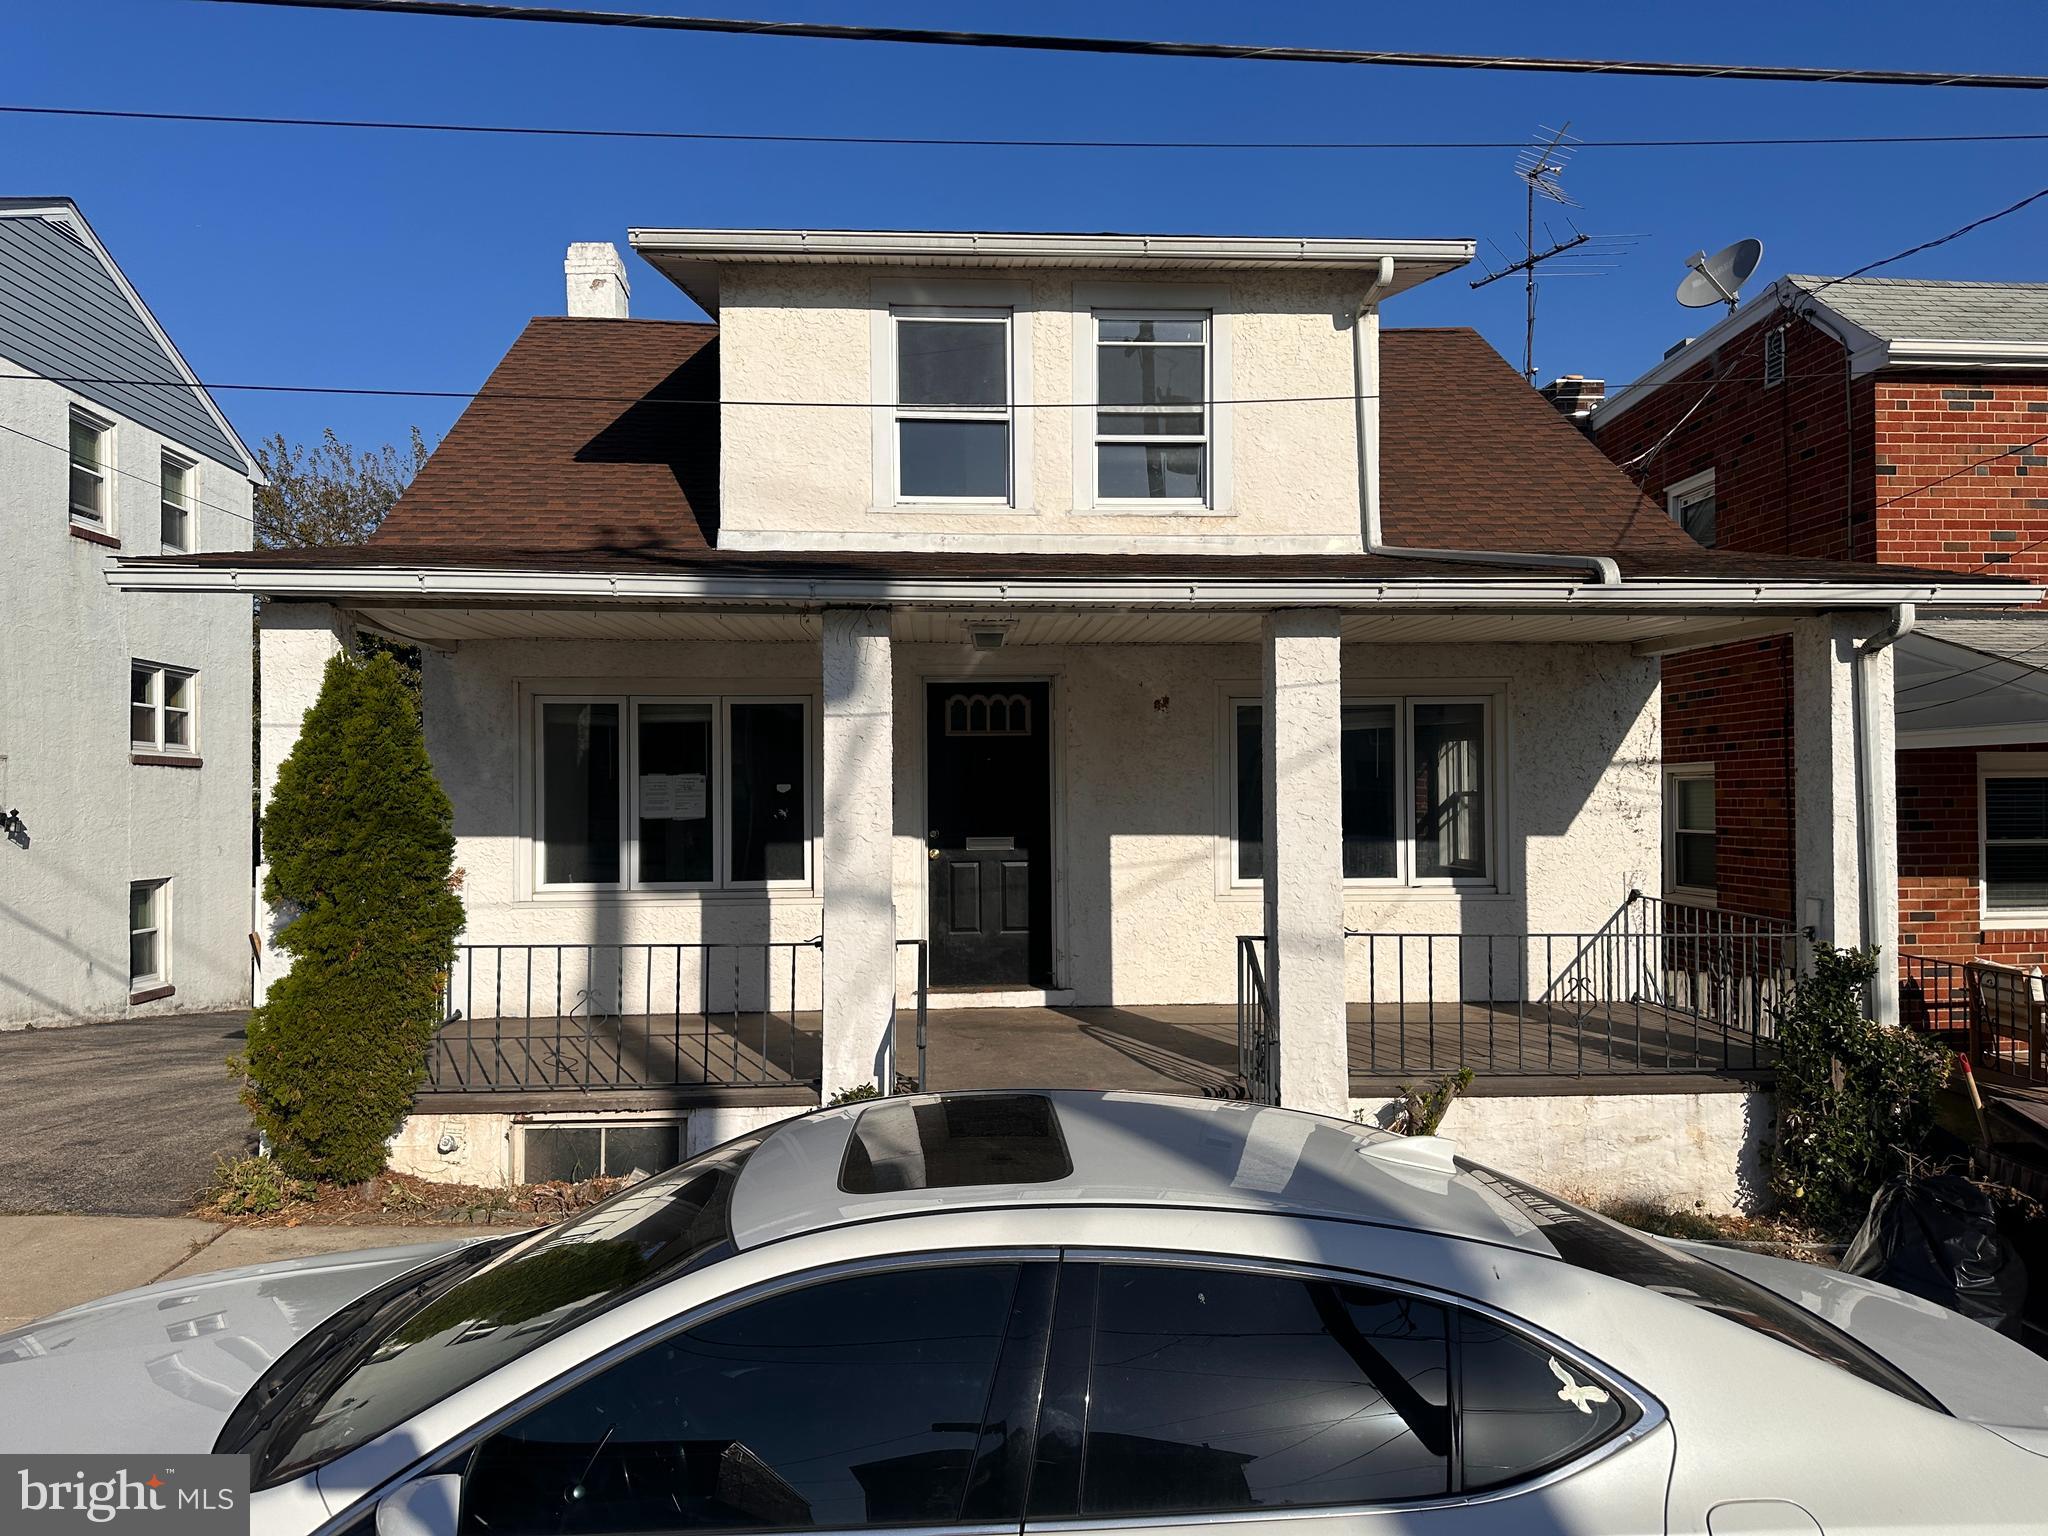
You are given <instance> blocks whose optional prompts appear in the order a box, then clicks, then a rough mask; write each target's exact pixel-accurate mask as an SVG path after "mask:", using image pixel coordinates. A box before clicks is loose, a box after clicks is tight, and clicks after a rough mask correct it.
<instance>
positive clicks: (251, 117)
mask: <svg viewBox="0 0 2048 1536" xmlns="http://www.w3.org/2000/svg"><path fill="white" fill-rule="evenodd" d="M0 114H11V115H14V116H23V117H61V118H74V119H87V120H93V119H98V120H108V121H117V122H136V123H195V124H208V125H214V126H224V127H233V128H336V129H352V130H371V131H379V132H391V133H448V134H471V135H484V136H489V135H506V136H511V137H518V138H563V139H642V140H651V141H655V142H671V143H686V144H823V145H845V146H852V147H859V146H878V147H885V148H897V149H1109V150H1196V151H1201V152H1204V153H1213V152H1215V151H1219V150H1245V151H1289V152H1295V151H1320V152H1327V153H1346V152H1368V151H1419V150H1437V151H1463V150H1486V151H1495V150H1504V149H1518V148H1521V147H1523V146H1522V144H1521V143H1520V141H1518V140H1515V139H1026V138H945V137H937V136H925V135H914V134H871V133H738V132H724V131H720V132H713V131H710V130H696V129H683V128H577V127H564V126H556V125H549V124H527V123H453V122H441V121H431V122H430V121H408V120H404V119H386V118H367V117H271V116H265V115H261V114H257V113H234V112H145V111H139V110H129V109H122V108H113V107H53V106H42V105H37V104H31V103H24V102H0ZM2040 143H2048V133H1877V134H1819V135H1806V136H1800V135H1788V136H1784V137H1776V138H1708V139H1581V140H1578V141H1576V142H1575V143H1574V144H1573V148H1574V149H1804V148H1840V147H1845V146H1859V147H1860V146H1869V147H1879V148H1882V147H1896V146H1900V145H1911V144H2040Z"/></svg>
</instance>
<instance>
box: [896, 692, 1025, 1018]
mask: <svg viewBox="0 0 2048 1536" xmlns="http://www.w3.org/2000/svg"><path fill="white" fill-rule="evenodd" d="M1050 697H1051V687H1050V685H1049V684H1046V683H1023V682H1010V681H1006V680H1003V679H988V680H983V681H979V682H970V683H933V684H931V685H930V687H929V690H928V697H927V701H926V710H925V740H926V741H927V743H928V744H929V745H928V748H927V756H928V762H927V764H926V780H925V781H926V783H927V785H928V786H929V791H928V793H929V799H930V804H931V824H930V826H929V827H928V828H927V833H926V839H925V842H926V849H927V856H928V857H929V859H930V861H931V868H930V875H931V984H932V985H933V986H934V987H939V988H952V989H954V990H965V989H979V988H987V989H995V988H1004V987H1043V986H1050V985H1051V971H1052V792H1051V783H1052V772H1051V758H1050V753H1049V751H1048V745H1047V744H1048V741H1049V737H1048V736H1047V734H1046V725H1047V722H1046V714H1047V709H1048V706H1049V704H1050Z"/></svg>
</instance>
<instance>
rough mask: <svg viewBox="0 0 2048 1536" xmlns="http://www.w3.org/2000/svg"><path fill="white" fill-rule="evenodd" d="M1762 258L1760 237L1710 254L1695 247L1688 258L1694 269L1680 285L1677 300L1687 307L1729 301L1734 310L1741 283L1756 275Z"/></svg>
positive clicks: (1705, 305) (1762, 249)
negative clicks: (1696, 249)
mask: <svg viewBox="0 0 2048 1536" xmlns="http://www.w3.org/2000/svg"><path fill="white" fill-rule="evenodd" d="M1763 259H1764V243H1763V241H1761V240H1738V241H1736V242H1735V243H1734V244H1733V245H1730V246H1724V247H1723V248H1722V249H1720V250H1718V251H1716V252H1714V254H1713V255H1711V256H1709V255H1707V254H1706V253H1705V252H1704V251H1694V252H1693V253H1692V255H1690V256H1688V257H1687V258H1686V259H1685V264H1686V265H1687V266H1688V267H1691V268H1692V270H1691V271H1690V272H1688V273H1686V274H1685V278H1684V280H1683V281H1681V282H1680V283H1679V285H1678V302H1679V303H1681V304H1683V305H1684V306H1685V307H1686V308H1687V309H1705V308H1707V307H1708V306H1709V305H1713V304H1726V305H1727V306H1728V308H1729V309H1730V310H1731V311H1732V310H1733V309H1734V308H1735V303H1736V298H1737V296H1738V295H1739V294H1740V293H1741V292H1742V285H1743V284H1744V283H1746V282H1748V281H1749V280H1750V278H1751V277H1753V276H1755V274H1756V269H1757V264H1758V263H1759V262H1761V261H1762V260H1763Z"/></svg>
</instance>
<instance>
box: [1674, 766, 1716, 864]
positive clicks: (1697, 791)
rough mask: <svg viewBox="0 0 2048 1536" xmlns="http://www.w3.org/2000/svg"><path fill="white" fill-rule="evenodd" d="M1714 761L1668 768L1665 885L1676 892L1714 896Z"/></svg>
mask: <svg viewBox="0 0 2048 1536" xmlns="http://www.w3.org/2000/svg"><path fill="white" fill-rule="evenodd" d="M1715 836H1716V828H1715V821H1714V765H1713V764H1712V763H1689V764H1686V765H1685V766H1683V767H1676V768H1667V769H1666V770H1665V771H1664V885H1665V888H1666V889H1667V890H1669V891H1671V892H1672V894H1674V895H1683V896H1712V895H1713V894H1714V893H1715V891H1716V890H1717V889H1718V886H1717V884H1716V878H1717V877H1716V873H1715V868H1714V846H1715Z"/></svg>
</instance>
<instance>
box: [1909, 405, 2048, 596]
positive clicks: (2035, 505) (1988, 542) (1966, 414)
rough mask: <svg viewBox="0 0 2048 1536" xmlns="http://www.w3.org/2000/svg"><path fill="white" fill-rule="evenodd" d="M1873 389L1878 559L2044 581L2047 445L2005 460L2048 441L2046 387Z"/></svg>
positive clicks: (2046, 568) (2047, 518) (2047, 537)
mask: <svg viewBox="0 0 2048 1536" xmlns="http://www.w3.org/2000/svg"><path fill="white" fill-rule="evenodd" d="M1876 389H1877V401H1876V408H1877V465H1876V471H1877V472H1876V497H1875V499H1876V501H1877V502H1878V509H1877V557H1878V558H1879V559H1880V560H1883V561H1886V562H1889V563H1891V564H1894V565H1932V566H1939V567H1942V568H1945V569H1948V570H1957V571H1974V572H1978V573H1980V574H1981V573H1986V572H1989V573H1991V574H1996V575H2011V576H2024V577H2027V578H2029V579H2031V580H2036V581H2038V580H2041V579H2042V578H2044V577H2048V443H2042V444H2040V445H2038V446H2036V447H2034V448H2029V449H2025V450H2024V451H2022V452H2019V453H2006V450H2008V449H2012V448H2018V447H2019V446H2020V445H2021V444H2024V443H2030V442H2032V441H2033V440H2034V439H2035V438H2037V437H2040V436H2042V435H2043V434H2044V433H2048V381H2043V380H2041V379H2040V378H2039V376H2038V375H2037V376H2036V377H2035V379H2034V380H2033V381H2031V382H2022V383H2015V382H2013V381H2012V380H2011V378H2010V376H2005V377H2000V376H1999V375H1995V374H1986V375H1971V374H1949V373H1945V374H1941V375H1937V376H1932V377H1928V376H1923V375H1919V374H1913V375H1903V376H1901V375H1894V376H1888V377H1884V378H1882V379H1880V380H1879V381H1878V383H1877V386H1876ZM1994 454H2003V455H2004V456H2003V457H1999V458H1995V459H1994V458H1992V456H1993V455H1994ZM1983 459H1991V460H1992V461H1991V462H1990V463H1987V464H1979V463H1978V461H1979V460H1983ZM1944 477H1952V478H1944ZM1936 480H1939V481H1941V483H1940V484H1938V485H1934V484H1929V482H1931V481H1936ZM1923 485H1925V486H1927V489H1925V490H1915V489H1914V487H1916V486H1923Z"/></svg>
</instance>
